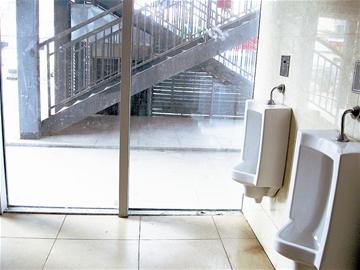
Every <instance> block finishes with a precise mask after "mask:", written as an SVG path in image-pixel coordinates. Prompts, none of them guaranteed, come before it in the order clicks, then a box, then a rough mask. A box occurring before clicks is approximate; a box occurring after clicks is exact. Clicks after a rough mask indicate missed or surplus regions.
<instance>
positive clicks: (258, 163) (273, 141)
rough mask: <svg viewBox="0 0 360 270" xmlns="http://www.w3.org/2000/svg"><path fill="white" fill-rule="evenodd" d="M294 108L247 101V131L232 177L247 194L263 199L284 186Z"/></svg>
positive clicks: (258, 199)
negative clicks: (292, 109)
mask: <svg viewBox="0 0 360 270" xmlns="http://www.w3.org/2000/svg"><path fill="white" fill-rule="evenodd" d="M290 120H291V109H290V108H289V107H287V106H284V105H267V104H266V103H264V102H261V101H260V102H259V101H255V100H247V101H246V111H245V130H244V132H245V134H244V136H243V139H244V141H243V147H242V154H241V162H240V163H239V164H238V165H237V166H235V167H234V168H233V172H232V179H233V180H235V181H236V182H238V183H240V184H243V185H244V187H245V195H246V196H248V197H251V198H254V199H255V200H256V201H257V202H260V201H261V199H262V197H263V196H274V194H275V193H276V192H277V191H278V190H279V188H281V186H282V182H283V176H284V170H285V163H286V153H287V147H288V139H289V131H290Z"/></svg>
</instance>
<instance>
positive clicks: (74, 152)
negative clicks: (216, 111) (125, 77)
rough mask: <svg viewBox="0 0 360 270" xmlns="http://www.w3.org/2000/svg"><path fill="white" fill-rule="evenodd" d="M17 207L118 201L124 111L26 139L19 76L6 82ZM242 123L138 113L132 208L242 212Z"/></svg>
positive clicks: (11, 190) (12, 194)
mask: <svg viewBox="0 0 360 270" xmlns="http://www.w3.org/2000/svg"><path fill="white" fill-rule="evenodd" d="M3 96H4V118H5V119H4V121H5V137H6V138H5V140H6V154H7V174H8V183H7V184H8V195H9V203H10V205H18V206H49V207H52V206H54V207H55V206H56V207H91V208H115V207H117V206H118V196H117V191H118V162H119V160H118V157H119V150H118V147H119V118H118V116H104V115H95V116H93V117H89V118H87V119H85V120H84V121H82V122H80V123H78V124H76V125H74V126H72V127H70V128H68V129H66V130H64V131H62V132H60V133H59V134H57V135H55V136H48V137H44V138H42V139H40V140H20V139H19V135H18V134H19V132H18V116H17V108H18V103H17V85H16V81H5V84H4V94H3ZM242 129H243V121H242V120H232V119H209V118H201V117H200V118H199V117H138V116H133V117H132V118H131V136H130V147H131V155H130V158H131V163H130V207H131V208H161V209H167V208H168V209H240V208H241V203H242V190H241V187H240V185H239V184H238V183H235V182H234V181H232V180H231V168H232V167H233V166H234V165H235V164H236V163H237V162H238V161H239V159H240V149H241V141H242Z"/></svg>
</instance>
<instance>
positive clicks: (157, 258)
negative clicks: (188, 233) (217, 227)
mask: <svg viewBox="0 0 360 270" xmlns="http://www.w3.org/2000/svg"><path fill="white" fill-rule="evenodd" d="M140 269H157V270H161V269H230V265H229V262H228V259H227V257H226V253H225V252H224V249H223V247H222V245H221V242H220V240H142V241H141V242H140Z"/></svg>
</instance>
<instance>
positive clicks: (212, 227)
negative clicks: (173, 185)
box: [0, 214, 273, 270]
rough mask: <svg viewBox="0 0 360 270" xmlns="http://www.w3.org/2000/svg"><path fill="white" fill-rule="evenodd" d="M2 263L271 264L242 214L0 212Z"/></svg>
mask: <svg viewBox="0 0 360 270" xmlns="http://www.w3.org/2000/svg"><path fill="white" fill-rule="evenodd" d="M0 232H1V234H0V236H1V242H0V253H1V254H0V256H1V257H0V269H4V270H5V269H157V270H160V269H258V270H260V269H265V270H266V269H273V267H272V265H271V263H270V261H269V260H268V258H267V257H266V255H265V253H264V251H263V249H262V247H261V246H260V244H259V243H258V241H257V239H256V238H255V235H254V234H253V232H252V231H251V229H250V227H249V225H248V224H247V222H246V220H245V219H244V218H243V217H242V216H241V215H231V216H230V215H229V216H167V217H164V216H144V217H130V218H128V219H120V218H118V217H116V216H76V215H75V216H73V215H72V216H69V215H68V216H65V215H25V214H6V215H4V216H2V217H0Z"/></svg>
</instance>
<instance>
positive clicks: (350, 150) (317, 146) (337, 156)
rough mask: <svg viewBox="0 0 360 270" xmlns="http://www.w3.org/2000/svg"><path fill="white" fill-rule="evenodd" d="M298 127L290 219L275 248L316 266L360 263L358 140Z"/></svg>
mask: <svg viewBox="0 0 360 270" xmlns="http://www.w3.org/2000/svg"><path fill="white" fill-rule="evenodd" d="M336 137H337V131H335V130H334V131H324V130H323V131H319V130H308V131H299V132H298V135H297V142H296V148H295V158H294V165H293V172H292V184H291V191H292V197H291V200H290V202H291V206H290V212H289V221H288V222H287V224H286V225H284V226H283V228H282V229H281V230H280V231H279V232H278V234H277V237H276V240H275V249H276V250H277V251H278V252H279V253H280V254H282V255H284V256H286V257H288V258H290V259H292V260H294V261H295V262H298V263H302V264H306V265H310V266H313V267H316V268H317V269H360V263H359V262H358V261H359V258H360V143H359V142H348V143H344V142H337V141H336Z"/></svg>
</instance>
